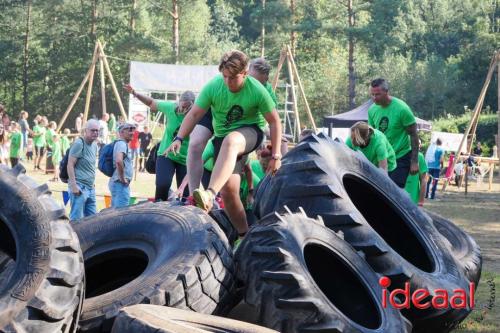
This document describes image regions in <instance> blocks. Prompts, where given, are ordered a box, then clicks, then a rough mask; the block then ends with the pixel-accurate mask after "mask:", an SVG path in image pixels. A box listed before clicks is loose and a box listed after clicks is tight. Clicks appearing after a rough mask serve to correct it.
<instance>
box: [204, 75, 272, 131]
mask: <svg viewBox="0 0 500 333" xmlns="http://www.w3.org/2000/svg"><path fill="white" fill-rule="evenodd" d="M195 103H196V105H198V106H199V107H200V108H202V109H204V110H208V108H209V107H211V108H212V117H213V120H212V123H213V126H214V135H215V136H216V137H223V136H226V135H227V134H229V133H230V132H231V131H232V130H234V129H236V128H240V127H242V126H245V125H253V124H255V125H257V126H259V127H260V128H263V127H264V125H265V124H266V120H265V119H264V116H263V114H265V113H268V112H271V111H273V110H274V102H273V100H272V98H271V96H269V93H268V92H267V90H266V88H264V86H263V85H262V84H261V83H260V82H259V81H257V80H256V79H254V78H253V77H250V76H247V77H246V78H245V82H244V83H243V88H242V89H241V90H240V91H238V92H237V93H232V92H231V91H230V90H229V89H228V87H227V86H226V84H225V83H224V79H223V77H222V75H220V74H219V75H217V76H216V77H215V78H213V79H212V80H211V81H210V82H209V83H208V84H207V85H205V87H203V89H202V91H201V93H200V94H199V95H198V97H197V98H196V101H195Z"/></svg>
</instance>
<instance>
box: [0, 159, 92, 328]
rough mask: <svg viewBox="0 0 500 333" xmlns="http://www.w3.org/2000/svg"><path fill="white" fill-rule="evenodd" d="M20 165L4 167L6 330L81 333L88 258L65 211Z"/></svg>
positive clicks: (2, 315)
mask: <svg viewBox="0 0 500 333" xmlns="http://www.w3.org/2000/svg"><path fill="white" fill-rule="evenodd" d="M25 172H26V170H25V169H24V167H23V166H22V165H20V164H18V165H17V166H16V167H14V168H13V169H9V168H7V167H5V166H1V165H0V193H1V195H0V252H1V254H0V281H1V283H0V332H37V333H54V332H61V333H66V332H75V331H76V324H77V321H78V315H79V312H80V307H81V303H82V300H83V291H84V282H83V273H84V270H83V259H82V254H81V251H80V246H79V242H78V238H77V236H76V234H75V233H74V232H73V229H72V228H71V226H70V225H69V222H68V219H67V217H66V216H65V211H64V208H63V207H61V206H60V205H59V204H57V203H56V202H55V201H54V199H52V197H51V196H50V192H49V190H48V186H47V185H46V184H44V185H38V184H37V183H36V182H35V181H34V180H33V179H31V178H29V177H28V176H26V175H25Z"/></svg>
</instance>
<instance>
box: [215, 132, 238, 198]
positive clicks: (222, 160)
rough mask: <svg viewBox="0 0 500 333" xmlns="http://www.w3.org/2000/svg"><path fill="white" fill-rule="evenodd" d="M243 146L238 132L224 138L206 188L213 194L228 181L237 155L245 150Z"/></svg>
mask: <svg viewBox="0 0 500 333" xmlns="http://www.w3.org/2000/svg"><path fill="white" fill-rule="evenodd" d="M245 144H246V142H245V137H244V136H243V134H241V133H240V132H231V133H229V134H228V135H227V136H226V137H225V138H224V141H223V142H222V147H221V148H220V152H219V156H217V161H216V162H215V166H214V169H213V171H212V177H210V184H209V186H208V187H209V188H211V189H212V190H214V192H215V193H217V192H219V191H220V190H221V189H222V187H223V186H224V185H225V184H226V182H227V181H228V180H229V177H230V176H231V175H232V173H233V170H234V167H235V165H236V159H237V158H238V155H239V154H241V153H243V152H244V150H245ZM238 183H239V182H238ZM238 192H239V189H238ZM238 198H239V196H238Z"/></svg>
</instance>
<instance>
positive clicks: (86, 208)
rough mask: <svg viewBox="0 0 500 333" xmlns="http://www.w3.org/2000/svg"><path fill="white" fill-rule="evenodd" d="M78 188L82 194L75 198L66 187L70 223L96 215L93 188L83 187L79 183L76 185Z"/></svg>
mask: <svg viewBox="0 0 500 333" xmlns="http://www.w3.org/2000/svg"><path fill="white" fill-rule="evenodd" d="M76 185H78V187H79V188H80V191H81V192H82V194H80V195H78V196H76V195H74V194H73V193H72V192H71V188H70V187H69V186H68V192H69V201H70V204H71V212H70V213H69V219H70V220H71V221H75V220H79V219H81V218H83V217H85V216H90V215H94V214H95V213H97V209H96V202H95V188H94V187H89V186H87V185H83V184H81V183H78V182H77V183H76Z"/></svg>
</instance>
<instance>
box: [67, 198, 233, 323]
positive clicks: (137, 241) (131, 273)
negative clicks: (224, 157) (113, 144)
mask: <svg viewBox="0 0 500 333" xmlns="http://www.w3.org/2000/svg"><path fill="white" fill-rule="evenodd" d="M74 228H75V230H76V232H77V234H78V236H79V237H80V243H81V245H82V250H83V255H84V259H85V271H86V274H87V288H86V299H85V302H84V304H83V312H82V315H81V319H80V330H81V332H109V331H111V327H112V325H113V321H114V319H115V317H116V316H117V315H118V312H119V310H120V309H121V308H122V307H125V306H129V305H135V304H140V303H149V304H156V305H166V306H170V307H176V308H180V309H187V310H192V311H196V312H201V313H206V314H224V313H225V312H227V311H229V310H230V307H231V306H232V304H231V302H232V295H233V290H234V278H233V272H234V269H233V260H232V252H231V250H230V248H229V244H228V242H227V239H226V237H225V235H224V234H223V233H222V231H221V230H220V228H219V227H218V226H217V224H216V223H215V222H214V221H213V220H212V219H211V218H210V217H209V216H208V215H207V214H205V213H204V212H203V211H201V210H200V209H198V208H195V207H182V206H177V207H172V206H169V205H168V204H163V203H145V204H141V205H136V206H130V207H125V208H120V209H111V210H106V211H105V212H104V213H100V214H98V215H95V216H93V217H89V218H85V219H82V220H81V221H80V222H79V223H78V224H76V225H75V226H74Z"/></svg>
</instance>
